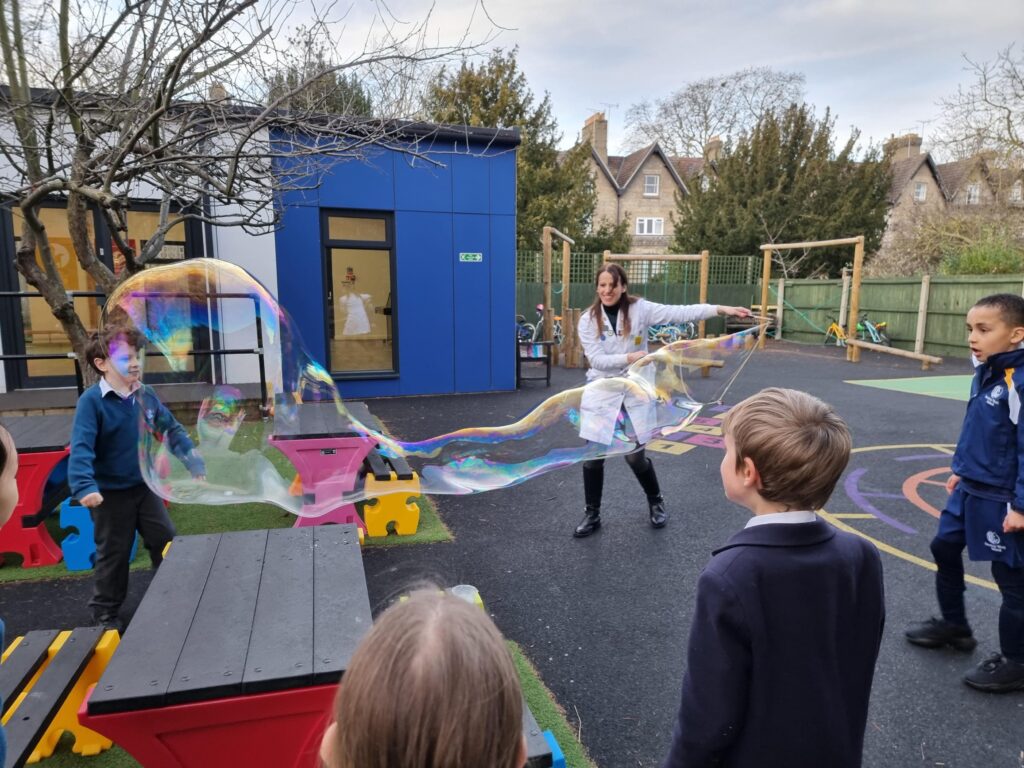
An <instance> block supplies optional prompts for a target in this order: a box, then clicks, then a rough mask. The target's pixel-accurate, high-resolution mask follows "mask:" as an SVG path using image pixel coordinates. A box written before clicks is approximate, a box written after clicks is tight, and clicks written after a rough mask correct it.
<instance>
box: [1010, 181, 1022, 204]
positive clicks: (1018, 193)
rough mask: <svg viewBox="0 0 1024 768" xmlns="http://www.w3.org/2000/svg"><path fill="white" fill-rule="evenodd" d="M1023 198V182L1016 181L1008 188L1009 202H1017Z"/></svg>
mask: <svg viewBox="0 0 1024 768" xmlns="http://www.w3.org/2000/svg"><path fill="white" fill-rule="evenodd" d="M1022 200H1024V182H1020V181H1018V182H1017V183H1015V184H1014V185H1013V186H1012V187H1011V188H1010V202H1011V203H1019V202H1021V201H1022Z"/></svg>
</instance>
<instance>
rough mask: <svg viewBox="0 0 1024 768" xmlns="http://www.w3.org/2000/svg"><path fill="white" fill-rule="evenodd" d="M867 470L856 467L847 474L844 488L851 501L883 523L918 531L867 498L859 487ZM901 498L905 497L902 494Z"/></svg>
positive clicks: (914, 531) (901, 528)
mask: <svg viewBox="0 0 1024 768" xmlns="http://www.w3.org/2000/svg"><path fill="white" fill-rule="evenodd" d="M865 472H867V469H855V470H854V471H853V472H851V473H850V474H849V475H848V476H847V478H846V482H844V483H843V489H844V490H845V491H846V495H847V496H849V497H850V501H852V502H853V503H854V504H856V505H857V506H858V507H860V508H861V509H863V510H864V511H865V512H867V513H868V514H871V515H874V516H875V517H877V518H878V519H879V520H881V521H882V522H883V523H888V524H889V525H891V526H892V527H893V528H895V529H896V530H898V531H903V533H917V531H916V530H914V529H913V528H911V527H910V526H909V525H904V524H903V523H901V522H899V521H898V520H893V519H892V518H891V517H889V516H888V515H886V514H885V513H883V512H882V511H881V510H880V509H878V508H877V507H875V506H874V505H873V504H872V503H871V502H870V501H868V500H867V498H865V494H863V493H861V492H860V489H859V488H858V483H859V482H860V478H861V476H862V475H863V474H864V473H865ZM900 498H903V497H902V496H901V497H900Z"/></svg>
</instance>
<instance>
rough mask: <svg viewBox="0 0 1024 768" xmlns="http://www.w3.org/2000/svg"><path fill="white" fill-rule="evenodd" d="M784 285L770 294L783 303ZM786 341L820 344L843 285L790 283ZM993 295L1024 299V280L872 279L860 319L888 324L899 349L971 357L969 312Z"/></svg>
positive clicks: (862, 299) (836, 311)
mask: <svg viewBox="0 0 1024 768" xmlns="http://www.w3.org/2000/svg"><path fill="white" fill-rule="evenodd" d="M778 291H779V283H778V281H773V283H772V285H771V292H770V295H771V297H772V299H771V300H772V302H774V301H776V300H777V297H778ZM782 292H783V304H784V310H783V316H782V337H783V338H784V339H789V340H792V341H798V342H804V343H810V344H820V343H822V342H823V341H824V338H825V329H826V328H827V327H828V324H829V322H830V320H829V318H830V317H832V318H835V319H837V320H838V319H839V315H840V310H841V309H844V308H845V305H844V303H843V281H842V280H786V281H785V283H784V285H783V288H782ZM991 293H1013V294H1017V295H1024V275H978V276H962V275H958V276H951V277H931V278H929V277H927V276H926V277H923V278H922V277H907V278H886V279H871V280H863V281H862V282H861V295H860V314H861V315H866V316H867V317H868V319H870V320H871V321H872V322H873V323H879V322H882V321H885V322H886V323H887V324H888V325H887V328H886V333H887V335H888V336H889V338H890V339H891V340H892V344H893V346H894V347H898V348H900V349H906V350H911V351H915V352H924V353H926V354H931V355H938V356H940V357H951V358H953V357H967V356H969V352H968V349H967V331H966V329H965V327H964V321H965V318H966V316H967V310H968V309H970V308H971V306H972V305H973V304H974V302H976V301H977V300H978V299H980V298H981V297H982V296H987V295H989V294H991Z"/></svg>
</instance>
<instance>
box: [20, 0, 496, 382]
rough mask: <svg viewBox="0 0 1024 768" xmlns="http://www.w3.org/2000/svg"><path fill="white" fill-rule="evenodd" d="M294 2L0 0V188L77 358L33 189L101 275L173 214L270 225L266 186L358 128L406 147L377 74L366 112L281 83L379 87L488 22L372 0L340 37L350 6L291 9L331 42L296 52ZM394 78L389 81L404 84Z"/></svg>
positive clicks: (347, 148) (109, 273)
mask: <svg viewBox="0 0 1024 768" xmlns="http://www.w3.org/2000/svg"><path fill="white" fill-rule="evenodd" d="M293 7H294V4H293V3H292V2H290V0H262V1H261V2H257V1H256V0H55V2H52V3H51V2H43V1H42V0H29V2H26V1H25V0H0V55H2V57H3V59H2V64H0V66H2V69H0V72H2V76H3V77H4V78H6V86H0V164H6V165H7V168H4V169H3V174H2V175H3V177H4V178H5V180H6V184H5V188H4V189H2V190H0V195H2V196H3V197H4V198H7V199H8V202H9V203H10V204H12V205H14V206H16V208H17V209H18V212H19V213H20V218H21V220H22V222H23V223H22V226H21V230H20V233H19V234H20V241H19V243H18V247H17V252H16V267H17V270H18V272H19V273H20V274H21V275H23V276H24V278H25V280H26V281H27V283H28V284H29V285H30V286H32V287H34V288H35V289H36V290H38V291H39V292H40V293H41V294H42V295H43V297H44V298H45V301H46V302H47V304H48V305H49V307H50V309H51V311H52V312H53V314H54V316H55V317H56V318H57V319H58V320H59V321H60V323H61V325H62V327H63V329H64V331H65V333H66V334H67V335H68V338H69V339H70V340H71V343H72V346H73V348H74V350H75V351H76V353H77V354H78V355H79V358H80V359H81V357H82V351H83V349H84V346H85V343H86V341H87V329H86V325H85V324H84V323H83V321H82V318H81V317H80V316H79V314H78V313H77V312H76V310H75V306H74V303H73V301H72V299H71V298H70V297H69V295H68V293H67V291H66V286H65V285H64V282H63V281H62V278H61V275H60V272H59V270H58V268H57V265H56V263H55V260H54V253H53V249H52V248H51V242H50V238H49V237H48V234H47V231H46V227H45V226H44V224H43V221H42V220H41V218H40V207H41V205H42V204H43V203H44V202H47V201H53V200H58V201H62V202H64V203H65V204H66V212H67V223H68V230H69V232H70V238H71V242H72V245H73V249H74V252H75V255H76V257H77V259H78V261H79V262H80V264H81V266H82V267H83V268H84V269H85V270H86V272H88V274H89V275H90V276H91V277H92V279H93V280H94V281H95V284H96V286H97V287H98V289H99V290H101V291H104V292H110V291H111V290H112V289H113V288H114V287H115V286H116V285H117V284H118V283H119V282H120V281H121V280H123V279H124V278H125V277H127V276H128V275H131V274H133V273H136V272H138V271H139V270H141V269H142V268H143V267H144V266H145V265H146V264H147V263H148V262H150V261H152V260H153V259H154V258H155V257H157V256H158V255H159V254H160V253H161V250H162V248H163V247H164V241H165V238H166V236H167V233H168V232H169V231H170V230H171V229H172V228H173V227H175V226H178V225H179V224H180V223H181V222H184V221H186V220H189V219H193V220H201V221H203V222H207V223H209V224H212V225H215V226H240V227H244V228H246V229H249V230H252V231H267V229H268V228H270V227H273V226H274V224H275V222H276V217H277V216H276V215H277V211H276V210H275V201H276V200H279V196H280V194H281V193H282V192H285V191H288V190H290V189H300V188H307V187H311V186H315V185H317V184H318V182H319V177H320V174H321V172H322V171H323V170H324V169H325V168H326V167H327V166H328V165H332V164H334V163H336V162H338V161H339V160H349V159H356V160H358V159H359V158H361V157H363V156H364V153H365V151H366V150H367V149H368V148H369V147H371V146H387V147H390V148H393V149H397V150H399V151H403V152H410V153H414V154H415V153H417V148H416V143H415V141H412V143H410V140H409V132H408V131H407V130H406V129H407V127H408V126H407V125H406V124H404V123H403V122H401V121H399V120H396V118H402V117H404V116H405V115H403V114H402V113H400V112H396V111H395V112H389V108H391V107H393V106H394V101H392V100H390V96H389V93H390V92H389V91H388V90H387V88H385V89H384V90H383V91H382V94H383V97H381V98H380V99H379V100H378V99H376V98H375V100H374V117H373V118H366V117H352V116H345V115H337V114H331V113H329V112H327V111H323V110H322V106H323V105H321V104H320V103H318V101H317V100H316V99H313V100H309V99H306V100H303V99H299V98H296V95H297V94H301V93H308V92H309V86H310V85H311V84H313V83H316V82H318V81H321V80H322V79H323V78H324V77H325V76H327V75H333V74H337V73H344V74H345V75H346V76H349V77H351V76H353V75H359V76H362V75H363V74H364V73H367V76H368V77H370V76H371V75H372V76H373V77H376V81H375V82H377V83H378V84H381V86H382V87H383V86H388V87H391V86H393V85H394V82H395V81H396V80H399V79H401V78H405V80H408V79H409V77H410V75H409V73H410V72H414V71H416V70H417V68H419V67H423V66H431V65H436V64H437V63H438V62H442V61H445V60H448V59H449V58H450V57H461V56H464V55H466V54H467V53H471V52H473V51H474V50H475V49H476V48H477V47H478V46H481V45H484V44H486V43H487V42H489V38H490V37H491V36H492V32H490V31H487V30H485V31H484V32H483V33H480V34H479V35H478V36H479V37H480V39H478V40H477V41H476V42H475V43H473V42H471V40H470V34H471V33H470V22H471V20H470V22H467V27H466V29H465V30H463V31H462V33H460V34H458V35H456V36H455V38H454V39H452V40H451V41H450V42H447V43H444V44H442V43H440V42H438V33H437V31H436V30H434V29H433V28H432V24H431V19H430V17H429V15H428V16H427V18H425V19H422V20H419V21H416V22H411V23H404V22H400V21H397V20H396V19H395V18H394V17H393V16H392V15H391V14H390V11H388V9H387V6H385V5H384V4H383V0H381V2H380V5H376V4H374V5H372V7H373V8H375V9H376V14H375V16H374V18H373V21H372V24H371V25H370V27H369V29H370V31H369V32H368V33H367V35H366V36H365V38H364V39H363V40H362V41H361V43H360V45H358V46H356V47H355V48H354V49H351V50H347V51H345V52H342V51H340V50H339V49H338V46H337V42H336V41H337V40H338V39H339V32H338V31H337V25H338V24H339V23H347V24H350V25H351V19H339V20H336V22H335V23H334V24H332V23H331V22H330V21H329V20H327V19H324V18H317V19H315V20H314V21H313V23H312V24H311V25H309V24H308V20H305V21H307V26H306V28H305V29H306V32H309V31H310V30H312V33H311V34H314V35H320V36H321V39H322V40H330V41H331V42H332V44H331V46H329V47H327V46H318V45H314V46H312V50H313V51H314V52H315V53H316V55H315V56H313V57H310V55H309V50H299V51H295V50H293V49H290V48H289V47H288V46H287V44H285V43H279V42H278V39H279V38H278V36H277V35H279V34H281V32H282V31H283V30H285V29H286V28H287V27H286V25H287V21H288V13H289V12H290V11H291V9H292V8H293ZM361 7H365V6H361ZM350 12H351V9H350ZM482 16H483V17H486V14H482ZM283 37H284V36H283V35H281V38H282V39H283ZM341 39H345V38H341ZM296 57H300V59H301V64H302V66H300V67H299V68H298V69H296V70H295V71H298V72H301V73H302V77H298V78H293V79H291V80H290V81H287V82H286V83H284V84H282V82H281V78H280V77H278V78H276V79H275V77H274V75H275V73H280V72H282V71H288V70H289V67H291V68H293V69H294V68H295V64H296ZM397 90H399V91H401V92H400V93H399V94H398V95H399V96H401V97H403V98H404V97H405V96H406V93H405V92H406V91H407V90H408V88H404V87H403V88H401V89H397ZM403 106H405V104H403ZM283 168H287V170H286V171H283V170H282V169H283ZM140 198H143V199H148V200H155V201H158V202H159V211H160V214H159V224H158V226H157V228H156V231H155V233H153V234H152V235H151V236H150V239H149V240H148V241H146V243H145V244H144V245H143V246H142V247H141V248H138V249H137V248H136V247H134V244H133V243H132V242H131V241H130V240H129V238H128V237H127V234H126V233H127V231H128V220H127V217H128V212H129V210H130V208H131V206H132V201H133V200H138V199H140ZM90 211H98V212H99V214H100V215H101V216H102V219H103V220H104V221H105V222H106V225H107V227H108V228H109V230H110V233H111V237H112V239H113V243H114V246H115V247H116V249H117V250H118V251H120V253H121V254H122V255H123V257H124V269H123V270H122V271H120V272H119V273H115V272H114V270H112V269H111V268H109V267H108V266H107V264H105V263H104V261H103V260H102V259H101V258H100V256H99V254H97V249H96V247H95V244H94V242H93V238H92V235H91V233H90V229H89V219H90V213H89V212H90ZM83 362H84V361H83ZM82 368H83V370H86V371H87V370H88V367H87V366H85V365H83V366H82Z"/></svg>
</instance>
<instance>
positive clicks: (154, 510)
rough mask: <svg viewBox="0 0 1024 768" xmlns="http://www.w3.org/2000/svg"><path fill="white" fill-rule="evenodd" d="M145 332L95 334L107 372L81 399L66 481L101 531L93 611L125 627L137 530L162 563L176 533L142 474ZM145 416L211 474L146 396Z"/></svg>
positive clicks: (100, 364) (102, 620) (93, 352)
mask: <svg viewBox="0 0 1024 768" xmlns="http://www.w3.org/2000/svg"><path fill="white" fill-rule="evenodd" d="M142 344H143V339H142V337H141V335H140V334H139V333H138V332H137V331H134V330H131V329H127V328H119V327H112V328H108V329H106V330H104V331H103V332H102V333H100V334H97V335H94V336H93V338H92V339H91V340H90V342H89V346H88V347H87V349H86V353H87V355H88V358H89V363H90V364H91V365H92V366H93V368H94V369H95V370H96V371H97V372H98V373H99V374H101V375H102V376H103V378H102V379H100V381H99V383H97V384H95V385H93V386H91V387H89V389H87V390H86V391H85V392H83V393H82V396H81V397H80V398H79V399H78V406H77V407H76V409H75V421H74V425H73V427H72V429H71V457H70V459H69V461H68V481H69V483H70V485H71V494H72V496H73V497H74V498H76V499H78V500H79V501H80V502H81V503H82V504H83V505H84V506H86V507H89V511H90V515H91V516H92V521H93V526H94V527H95V535H96V574H95V583H94V586H93V596H92V599H91V600H90V601H89V606H90V608H92V612H93V618H94V620H95V621H96V623H98V624H102V625H103V626H104V627H107V628H108V629H116V630H118V631H121V630H122V629H123V625H122V623H121V619H120V617H119V616H118V612H119V611H120V609H121V604H122V603H123V602H124V599H125V595H126V594H127V592H128V566H129V564H130V559H129V558H130V555H131V549H132V544H133V543H134V541H135V532H136V530H137V531H138V532H139V533H140V534H141V535H142V539H143V542H144V543H145V545H146V549H147V550H149V555H150V557H151V558H152V560H153V566H154V567H157V566H159V565H160V562H161V561H162V560H163V550H164V547H165V546H166V545H167V543H168V542H169V541H170V540H171V539H173V538H174V525H173V524H172V523H171V519H170V517H169V516H168V514H167V509H166V507H165V506H164V503H163V501H161V499H160V498H159V497H158V496H157V495H156V494H155V493H153V492H152V491H151V490H150V489H149V487H148V486H147V485H146V483H145V482H144V481H143V478H142V471H141V469H140V467H139V420H140V412H139V409H140V407H142V404H141V402H140V401H141V399H142V395H143V391H142V390H143V385H142V381H141V378H140V366H139V358H138V350H139V347H140V346H141V345H142ZM145 408H147V409H149V410H150V411H152V412H151V413H147V414H146V422H147V424H149V425H152V428H153V429H154V430H155V431H156V432H157V433H158V434H161V435H162V436H163V439H164V440H166V441H167V444H168V446H169V447H170V449H171V452H172V453H174V455H175V456H177V457H178V458H179V459H181V461H182V463H184V464H185V466H186V467H188V469H189V472H191V473H192V475H193V476H196V477H202V476H203V475H204V474H205V469H204V466H203V460H202V458H200V456H199V454H198V453H197V452H196V451H195V447H194V446H193V444H192V441H191V440H190V439H189V437H188V434H187V433H186V432H185V430H184V428H182V426H181V424H179V423H178V422H177V421H176V420H175V419H174V417H173V416H172V415H171V413H170V411H168V410H167V408H166V407H165V406H164V405H163V404H162V403H160V401H159V400H157V399H156V398H155V397H147V398H146V402H145Z"/></svg>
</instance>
